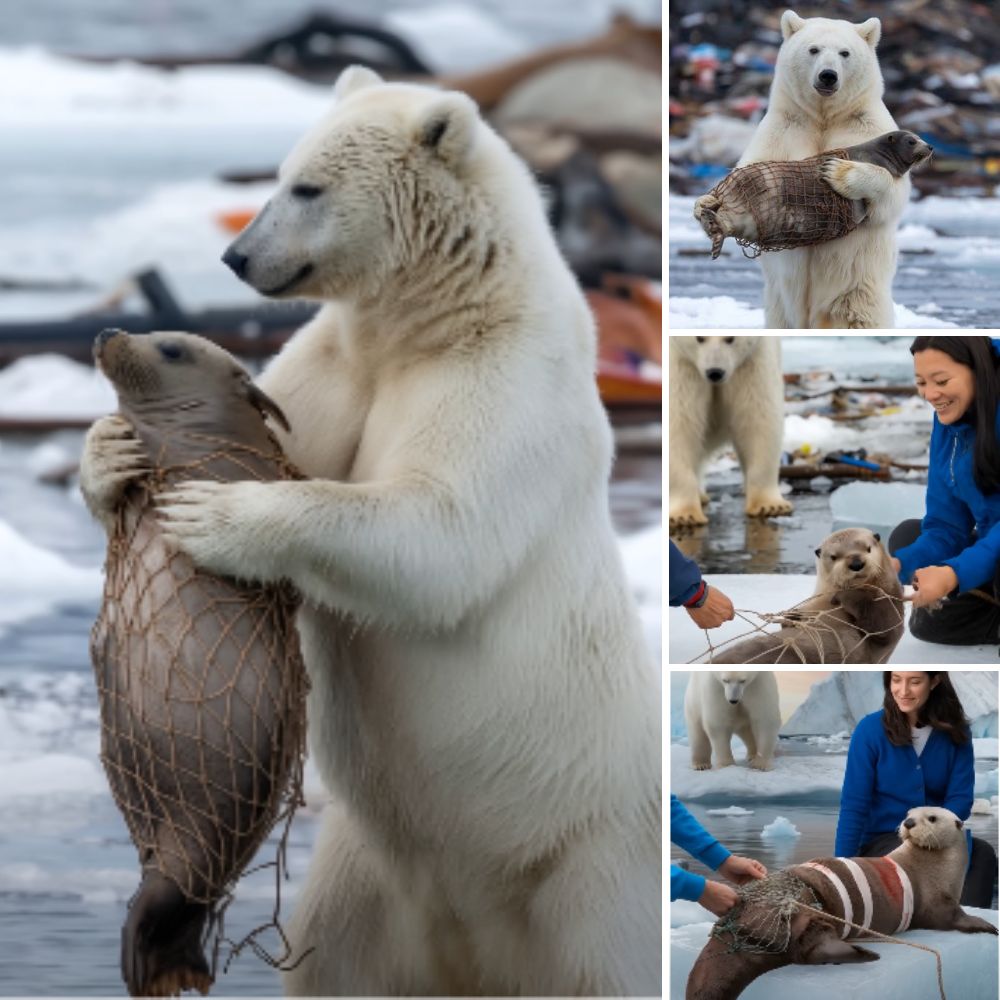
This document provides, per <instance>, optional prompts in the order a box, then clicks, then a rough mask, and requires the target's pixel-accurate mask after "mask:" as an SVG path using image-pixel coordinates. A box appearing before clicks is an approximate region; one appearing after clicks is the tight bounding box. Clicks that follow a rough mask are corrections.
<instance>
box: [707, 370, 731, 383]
mask: <svg viewBox="0 0 1000 1000" xmlns="http://www.w3.org/2000/svg"><path fill="white" fill-rule="evenodd" d="M705 377H706V378H707V379H708V381H709V382H721V381H722V380H723V379H724V378H725V377H726V373H725V370H724V369H722V368H709V369H708V371H707V372H705Z"/></svg>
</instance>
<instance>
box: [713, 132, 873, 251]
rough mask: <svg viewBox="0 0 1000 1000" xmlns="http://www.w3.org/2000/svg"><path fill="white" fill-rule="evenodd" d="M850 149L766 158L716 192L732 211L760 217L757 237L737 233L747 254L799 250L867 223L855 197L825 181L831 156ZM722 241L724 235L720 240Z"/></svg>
mask: <svg viewBox="0 0 1000 1000" xmlns="http://www.w3.org/2000/svg"><path fill="white" fill-rule="evenodd" d="M849 155H850V154H849V153H848V152H847V150H845V149H832V150H829V151H827V152H824V153H821V154H820V155H819V156H811V157H809V158H808V159H805V160H790V161H765V162H762V163H751V164H749V165H747V166H745V167H737V168H736V169H735V170H733V171H732V172H731V173H729V174H727V175H726V176H725V177H724V178H723V179H722V180H721V181H719V183H718V184H716V186H715V187H714V188H712V190H711V191H710V192H709V195H710V196H711V195H714V196H715V197H716V198H718V199H719V201H720V202H721V203H722V204H723V205H724V206H725V208H726V210H727V211H728V212H747V213H749V214H750V216H751V218H752V219H753V221H754V228H755V232H756V236H755V237H754V238H752V239H750V238H746V237H743V236H739V235H737V234H735V233H723V232H722V231H721V229H720V230H719V231H718V235H716V234H714V233H713V245H714V243H715V241H716V240H717V239H719V237H721V236H732V237H733V239H735V240H736V242H737V243H738V244H739V245H740V246H741V247H742V248H743V255H744V256H745V257H749V258H751V259H752V258H755V257H759V256H760V255H761V253H762V252H764V251H777V250H793V249H795V248H796V247H808V246H815V245H816V244H817V243H825V242H827V241H828V240H834V239H839V238H840V237H841V236H846V235H847V234H848V233H849V232H851V231H852V230H854V229H856V228H857V227H858V226H859V225H860V223H861V222H862V221H863V218H862V219H859V218H858V217H857V213H856V212H855V206H854V203H853V202H852V201H850V200H849V199H847V198H844V197H842V196H841V195H839V194H837V192H836V191H834V190H833V188H831V187H830V185H829V184H828V183H827V182H826V181H825V180H824V179H823V175H822V173H821V171H820V169H819V168H820V167H821V166H822V164H823V163H824V162H825V161H826V160H828V159H830V158H831V157H834V158H838V159H847V158H849ZM719 244H720V245H721V239H719Z"/></svg>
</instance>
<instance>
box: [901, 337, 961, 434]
mask: <svg viewBox="0 0 1000 1000" xmlns="http://www.w3.org/2000/svg"><path fill="white" fill-rule="evenodd" d="M913 372H914V381H915V382H916V383H917V392H919V393H920V395H921V397H922V398H923V399H925V400H927V402H928V403H930V404H931V406H933V407H934V411H935V412H936V413H937V415H938V420H940V421H941V423H942V424H953V423H954V422H955V421H956V420H960V419H961V418H962V417H963V416H964V414H965V412H966V411H967V410H968V408H969V407H970V406H971V405H972V401H973V399H975V397H976V378H975V375H974V374H973V371H972V369H971V368H968V367H966V366H965V365H963V364H959V362H957V361H956V360H955V359H954V358H951V357H949V356H948V355H947V354H945V353H944V351H935V350H934V349H933V348H928V349H927V350H925V351H918V352H917V353H916V354H914V355H913Z"/></svg>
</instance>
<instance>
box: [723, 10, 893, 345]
mask: <svg viewBox="0 0 1000 1000" xmlns="http://www.w3.org/2000/svg"><path fill="white" fill-rule="evenodd" d="M881 32H882V26H881V22H880V21H879V19H878V18H877V17H872V18H869V19H868V20H867V21H865V22H864V23H862V24H851V23H850V22H849V21H840V20H831V19H829V18H825V17H812V18H808V19H803V18H801V17H799V16H798V14H796V13H795V12H794V11H791V10H786V11H785V13H784V14H783V15H782V17H781V34H782V37H783V42H782V45H781V48H780V49H779V50H778V61H777V65H776V66H775V72H774V81H773V83H772V84H771V94H770V99H769V103H768V109H767V114H765V115H764V117H763V119H762V120H761V122H760V125H759V126H758V127H757V131H756V132H755V133H754V135H753V138H752V139H751V141H750V145H749V147H748V148H747V150H746V152H745V153H744V154H743V156H742V158H741V159H740V161H739V164H738V166H741V167H742V166H745V165H746V164H748V163H757V162H759V161H762V160H802V159H805V158H806V157H808V156H815V155H816V154H817V153H822V152H823V151H824V150H827V149H837V148H843V147H846V146H852V145H855V144H857V143H860V142H865V141H866V140H868V139H872V138H874V137H875V136H878V135H881V134H882V133H884V132H892V131H895V130H896V129H897V127H898V126H897V125H896V123H895V121H894V120H893V118H892V115H890V114H889V112H888V110H887V109H886V107H885V105H884V104H883V103H882V91H883V84H882V72H881V70H880V68H879V64H878V57H877V56H876V54H875V47H876V46H877V45H878V41H879V38H880V36H881ZM826 179H827V181H828V182H829V183H830V185H831V186H832V187H833V188H834V190H835V191H837V192H838V193H839V194H842V195H843V196H844V197H845V198H851V199H863V200H864V201H865V202H866V203H867V205H868V208H869V216H868V218H867V219H866V220H865V222H864V223H863V224H862V225H861V226H859V227H858V228H857V229H855V230H854V232H852V233H849V234H848V235H847V236H844V237H843V238H841V239H837V240H832V241H830V242H828V243H821V244H819V245H818V246H814V247H804V248H802V249H797V250H785V251H782V252H781V253H770V254H764V256H763V257H762V258H761V267H762V268H763V272H764V316H765V323H764V325H765V327H767V328H768V329H789V328H791V329H795V328H810V329H816V328H825V327H836V328H875V329H889V328H891V327H892V326H893V304H892V277H893V274H894V272H895V269H896V225H897V223H898V222H899V219H900V216H901V215H902V214H903V210H904V209H905V207H906V203H907V201H908V200H909V196H910V179H909V175H906V174H904V175H903V176H902V177H900V178H898V179H894V178H893V177H892V176H891V175H890V174H889V173H888V171H886V170H882V169H881V168H879V167H877V166H874V165H873V164H866V163H850V162H849V161H847V160H838V159H831V161H830V163H829V164H828V166H827V168H826Z"/></svg>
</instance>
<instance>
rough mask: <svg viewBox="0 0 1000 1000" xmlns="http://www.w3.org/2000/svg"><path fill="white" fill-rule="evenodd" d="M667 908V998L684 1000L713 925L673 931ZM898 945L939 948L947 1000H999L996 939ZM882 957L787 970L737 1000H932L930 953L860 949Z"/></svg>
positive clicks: (908, 936) (923, 934) (955, 936)
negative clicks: (879, 999) (878, 999)
mask: <svg viewBox="0 0 1000 1000" xmlns="http://www.w3.org/2000/svg"><path fill="white" fill-rule="evenodd" d="M676 906H677V904H676V903H672V904H671V926H672V928H673V929H672V930H671V932H670V988H669V990H670V992H669V995H670V996H671V997H678V998H679V997H682V996H684V989H685V984H686V983H687V978H688V974H689V973H690V971H691V967H692V966H693V965H694V962H695V959H697V957H698V955H699V953H700V952H701V950H702V948H703V947H704V946H705V943H706V941H707V940H708V935H709V931H710V930H711V927H712V925H711V923H710V922H707V921H705V920H704V917H703V921H702V922H699V923H690V924H687V925H678V924H675V923H674V913H673V910H674V908H675V907H676ZM691 907H697V909H698V910H700V911H701V913H702V914H703V915H704V914H705V911H704V910H702V909H701V907H698V905H697V904H696V903H692V904H689V905H688V906H685V907H684V908H683V909H681V910H680V913H679V914H678V919H685V918H687V917H688V916H689V915H691V914H692V912H693V911H692V909H691ZM963 909H964V910H965V912H966V913H969V914H972V915H974V916H978V917H982V918H983V919H985V920H988V921H990V922H991V923H992V924H995V925H996V924H997V923H998V921H997V912H996V911H995V910H980V909H975V908H973V907H968V906H967V907H963ZM901 938H902V940H904V941H908V942H912V943H914V944H921V945H924V946H927V947H931V948H934V949H936V950H937V951H938V952H940V954H941V960H942V965H943V970H944V987H945V992H946V994H947V996H948V997H949V998H951V1000H996V996H997V969H998V966H997V938H995V937H993V936H992V935H986V934H960V933H958V932H956V931H926V930H917V931H908V932H907V933H905V934H903V935H901ZM865 947H866V948H870V949H871V950H872V951H876V952H878V953H879V960H878V961H877V962H868V963H864V964H858V965H822V966H807V965H790V966H786V967H785V968H783V969H777V970H776V971H774V972H769V973H767V974H766V975H764V976H761V977H760V978H759V979H757V980H755V981H754V982H753V983H751V984H750V985H749V986H748V987H747V988H746V989H745V990H744V991H743V992H742V993H741V994H740V1000H802V997H804V996H816V997H826V996H831V995H836V997H837V998H838V1000H871V998H872V997H879V996H881V997H887V998H892V1000H895V998H902V997H906V998H908V1000H936V998H937V996H938V991H937V974H936V965H935V960H934V956H933V955H931V954H928V953H927V952H922V951H917V950H916V949H913V948H906V947H904V946H902V945H898V944H890V943H887V942H865Z"/></svg>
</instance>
